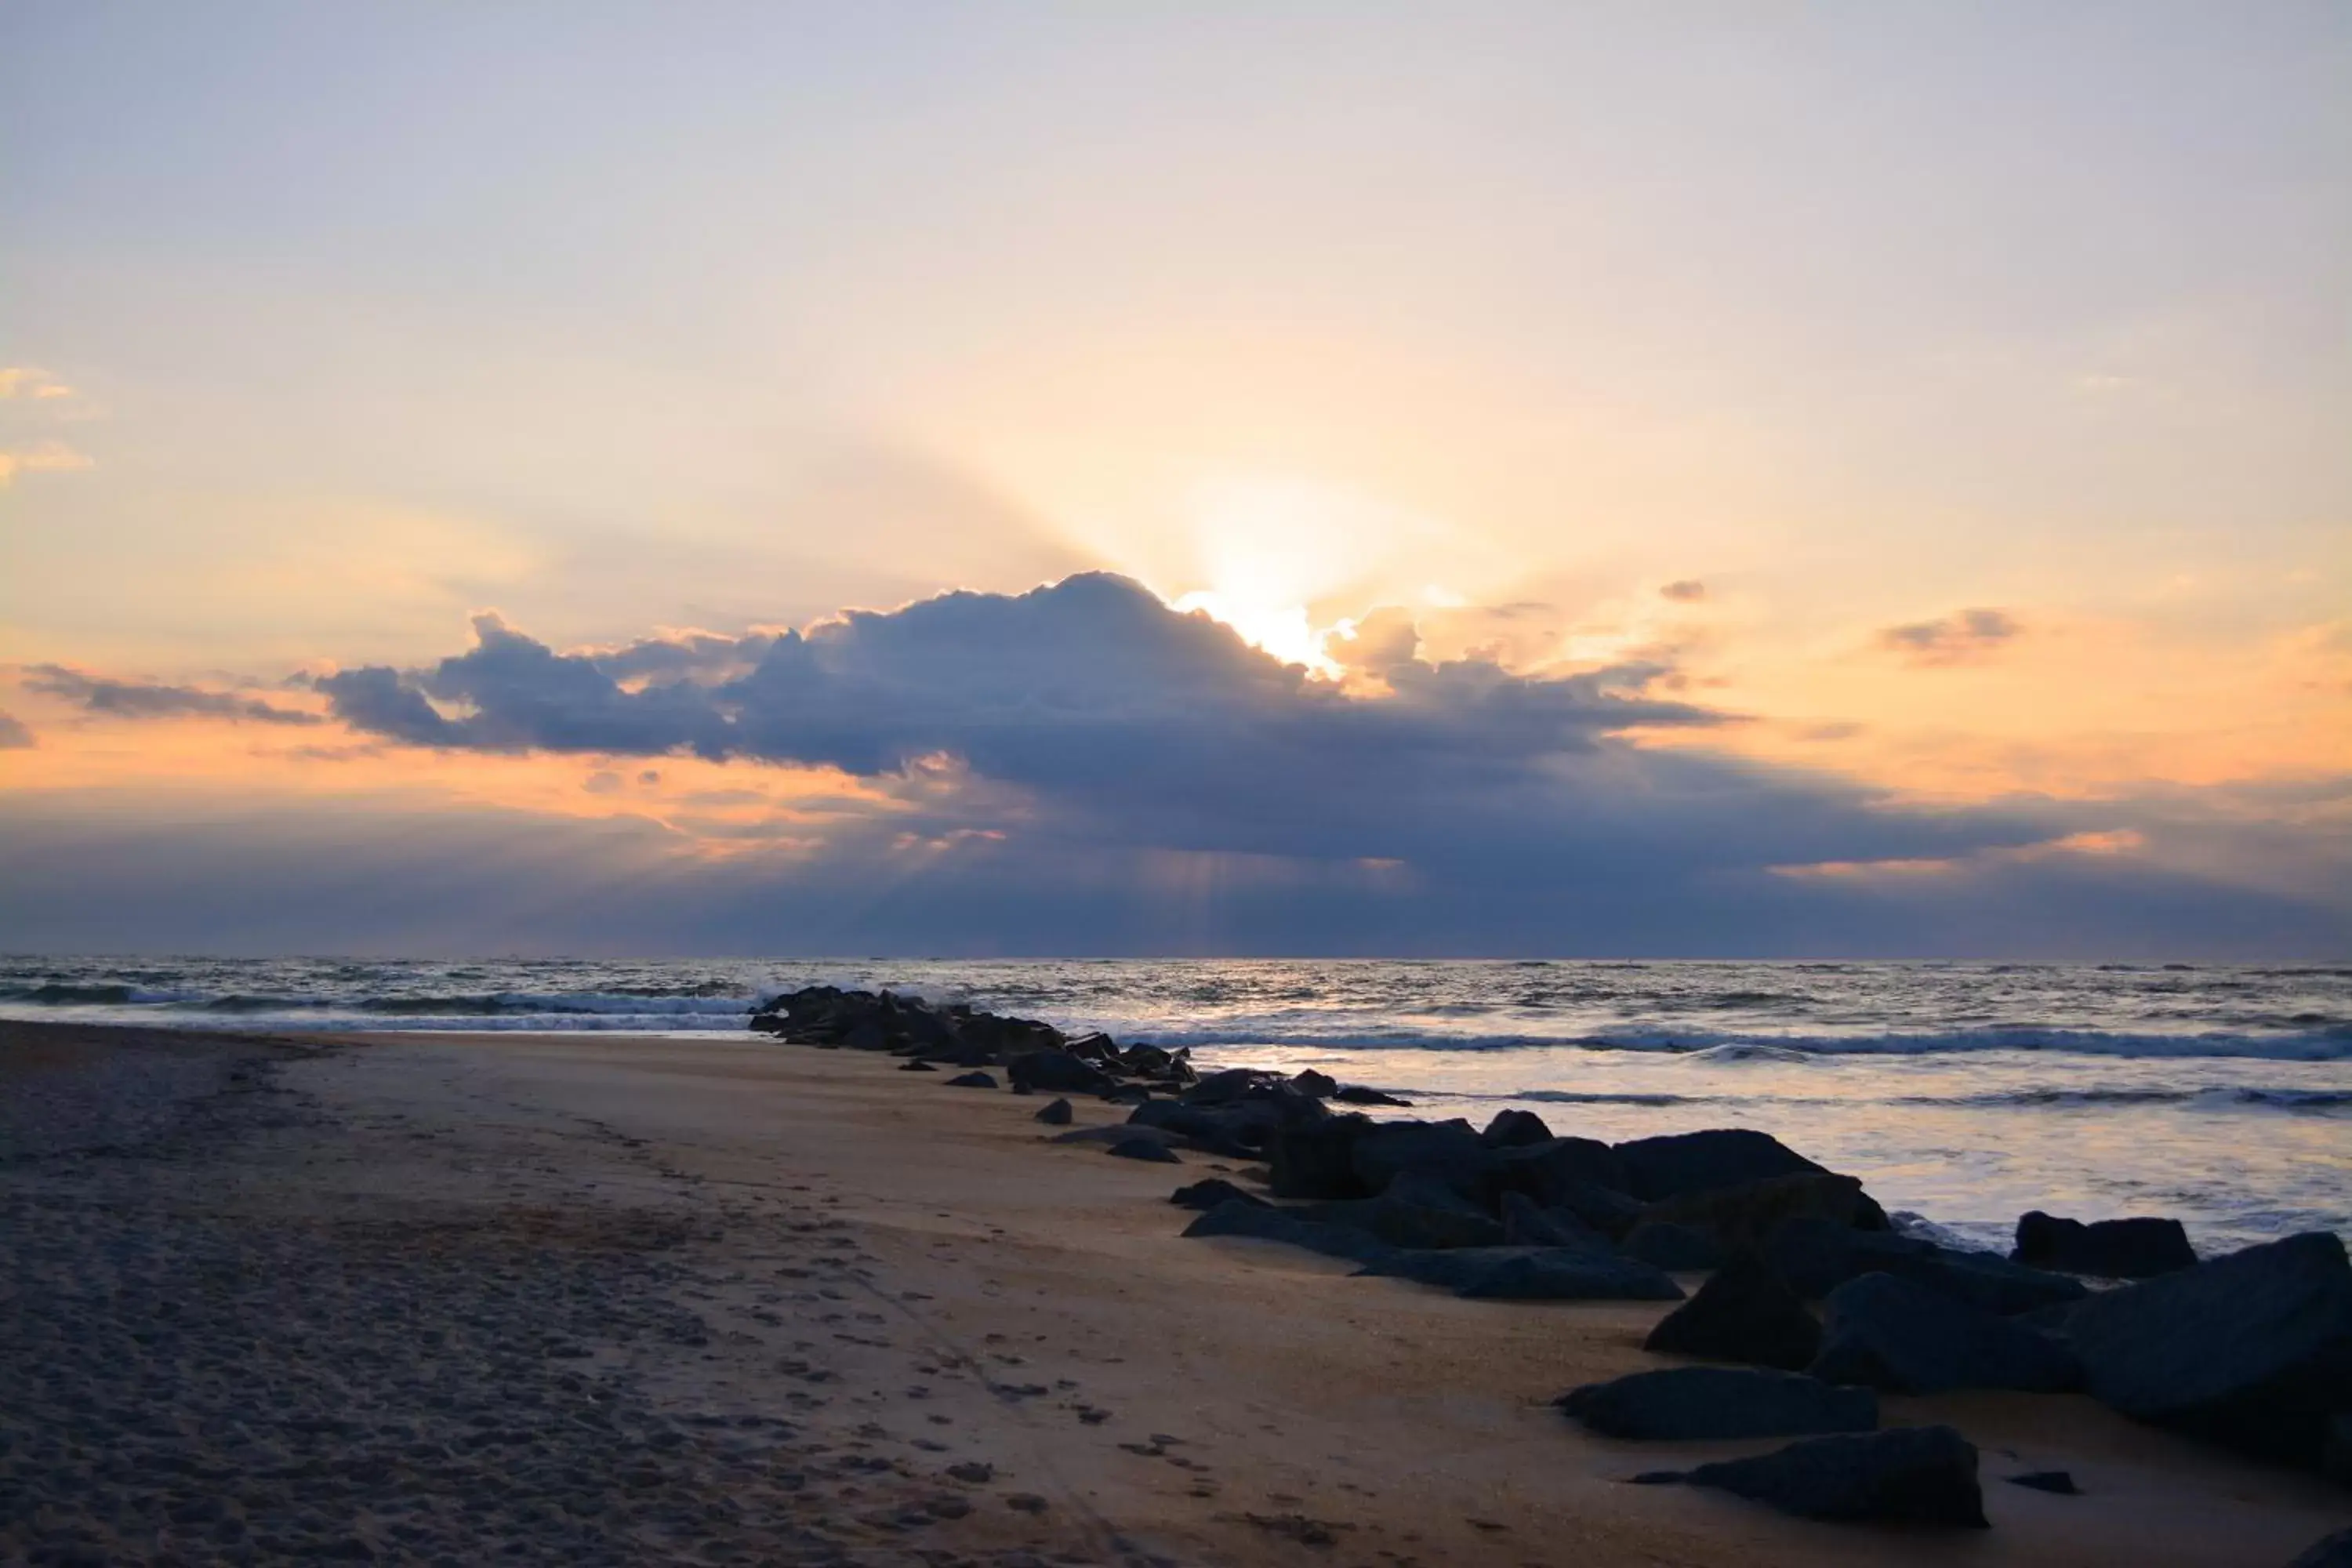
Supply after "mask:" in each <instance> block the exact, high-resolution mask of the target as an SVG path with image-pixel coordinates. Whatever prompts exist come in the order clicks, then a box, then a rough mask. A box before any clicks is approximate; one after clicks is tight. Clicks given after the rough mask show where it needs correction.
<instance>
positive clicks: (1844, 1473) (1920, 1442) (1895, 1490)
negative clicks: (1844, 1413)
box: [1634, 1426, 1989, 1530]
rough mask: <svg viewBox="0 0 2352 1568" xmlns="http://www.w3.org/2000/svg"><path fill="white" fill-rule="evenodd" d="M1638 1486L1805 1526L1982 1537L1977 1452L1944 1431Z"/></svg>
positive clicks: (1724, 1466) (1780, 1456) (1813, 1443)
mask: <svg viewBox="0 0 2352 1568" xmlns="http://www.w3.org/2000/svg"><path fill="white" fill-rule="evenodd" d="M1634 1479H1636V1480H1639V1481H1644V1482H1650V1483H1656V1482H1661V1481H1680V1482H1682V1483H1684V1484H1685V1485H1686V1486H1694V1487H1713V1488H1716V1489H1719V1490H1722V1491H1727V1492H1730V1493H1732V1494H1733V1495H1735V1496H1738V1497H1744V1498H1748V1499H1750V1500H1753V1501H1756V1502H1760V1503H1765V1504H1768V1505H1769V1506H1770V1507H1773V1508H1777V1509H1779V1510H1781V1511H1782V1512H1784V1513H1793V1514H1796V1515H1799V1516H1800V1517H1801V1518H1805V1519H1820V1520H1832V1521H1839V1522H1843V1523H1873V1524H1906V1525H1927V1526H1941V1527H1945V1528H1951V1529H1967V1530H1982V1529H1984V1528H1986V1527H1987V1524H1988V1522H1989V1521H1987V1520H1986V1519H1985V1516H1984V1493H1983V1491H1982V1490H1981V1489H1979V1486H1978V1483H1977V1450H1976V1445H1974V1444H1973V1443H1970V1442H1969V1440H1968V1439H1967V1438H1965V1437H1963V1436H1960V1435H1959V1434H1958V1432H1956V1431H1954V1430H1953V1429H1952V1428H1951V1427H1949V1426H1898V1427H1895V1428H1894V1429H1893V1430H1891V1431H1885V1432H1873V1433H1869V1434H1867V1435H1863V1436H1832V1437H1811V1438H1808V1439H1806V1440H1805V1441H1803V1442H1801V1443H1791V1444H1790V1445H1789V1446H1788V1447H1785V1448H1781V1449H1780V1450H1778V1451H1776V1452H1774V1453H1769V1454H1764V1455H1761V1456H1759V1457H1758V1458H1752V1459H1727V1460H1725V1461H1724V1462H1722V1463H1720V1464H1713V1465H1701V1466H1699V1467H1698V1468H1696V1469H1692V1470H1680V1471H1673V1470H1661V1471H1652V1472H1650V1473H1649V1474H1647V1475H1643V1476H1637V1477H1635V1478H1634Z"/></svg>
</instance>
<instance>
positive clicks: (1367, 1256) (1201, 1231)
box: [1184, 1202, 1394, 1263]
mask: <svg viewBox="0 0 2352 1568" xmlns="http://www.w3.org/2000/svg"><path fill="white" fill-rule="evenodd" d="M1184 1234H1185V1235H1186V1236H1190V1237H1219V1236H1234V1237H1244V1238H1247V1239H1249V1240H1253V1241H1279V1242H1282V1243H1284V1244H1285V1245H1286V1246H1290V1247H1305V1248H1306V1249H1307V1251H1309V1252H1319V1253H1321V1254H1323V1255H1324V1256H1325V1257H1327V1258H1347V1259H1349V1261H1351V1262H1356V1263H1370V1262H1372V1261H1374V1260H1376V1259H1380V1258H1387V1257H1388V1256H1389V1255H1390V1254H1391V1252H1392V1251H1393V1250H1394V1248H1392V1247H1390V1246H1389V1244H1388V1243H1387V1242H1385V1241H1382V1240H1381V1238H1380V1237H1376V1236H1374V1235H1373V1234H1372V1233H1371V1232H1370V1231H1368V1230H1357V1229H1355V1228H1353V1227H1352V1226H1337V1225H1317V1224H1314V1223H1313V1222H1312V1221H1309V1220H1303V1219H1299V1218H1297V1216H1296V1215H1291V1214H1289V1213H1287V1212H1286V1211H1285V1210H1282V1209H1278V1208H1276V1207H1274V1206H1273V1205H1268V1204H1255V1203H1243V1202H1229V1203H1222V1204H1219V1205H1217V1206H1216V1207H1215V1208H1213V1209H1211V1210H1209V1211H1208V1213H1206V1214H1204V1215H1202V1216H1201V1217H1200V1218H1198V1219H1196V1220H1194V1221H1193V1222H1192V1224H1191V1225H1189V1226H1185V1227H1184Z"/></svg>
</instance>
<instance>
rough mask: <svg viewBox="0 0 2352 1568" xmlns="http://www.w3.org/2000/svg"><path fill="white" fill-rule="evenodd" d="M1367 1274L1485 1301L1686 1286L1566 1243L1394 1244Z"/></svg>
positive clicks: (1664, 1291) (1665, 1293)
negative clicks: (1440, 1247)
mask: <svg viewBox="0 0 2352 1568" xmlns="http://www.w3.org/2000/svg"><path fill="white" fill-rule="evenodd" d="M1363 1272H1365V1273H1366V1274H1374V1275H1384V1276H1388V1277H1391V1278H1393V1279H1411V1280H1414V1281H1416V1282H1417V1283H1420V1284H1423V1285H1434V1286H1436V1287H1438V1288H1439V1289H1445V1290H1451V1291H1453V1292H1454V1294H1455V1295H1457V1296H1464V1297H1467V1298H1469V1299H1471V1300H1482V1301H1678V1300H1681V1299H1682V1294H1683V1289H1682V1287H1681V1286H1679V1285H1677V1284H1675V1282H1674V1280H1673V1279H1670V1278H1668V1277H1667V1276H1666V1275H1665V1274H1664V1273H1662V1272H1661V1271H1659V1270H1658V1269H1655V1268H1651V1267H1650V1266H1649V1265H1648V1264H1646V1263H1643V1262H1640V1261H1638V1260H1637V1259H1634V1258H1612V1257H1608V1256H1604V1255H1601V1254H1597V1253H1592V1252H1587V1251H1584V1250H1583V1249H1581V1248H1578V1247H1456V1248H1454V1249H1453V1250H1450V1251H1445V1252H1415V1251H1405V1250H1391V1251H1390V1252H1389V1253H1388V1254H1387V1255H1386V1256H1385V1257H1382V1258H1378V1259H1376V1260H1374V1261H1371V1262H1369V1263H1367V1264H1366V1265H1365V1267H1364V1270H1363Z"/></svg>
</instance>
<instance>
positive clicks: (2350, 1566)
mask: <svg viewBox="0 0 2352 1568" xmlns="http://www.w3.org/2000/svg"><path fill="white" fill-rule="evenodd" d="M2286 1568H2352V1530H2339V1531H2336V1533H2335V1534H2333V1535H2331V1536H2329V1537H2327V1538H2326V1540H2325V1541H2315V1542H2312V1543H2311V1544H2310V1545H2309V1546H2306V1547H2305V1548H2304V1549H2303V1551H2302V1552H2299V1553H2297V1554H2296V1556H2295V1560H2294V1562H2292V1563H2288V1564H2287V1565H2286Z"/></svg>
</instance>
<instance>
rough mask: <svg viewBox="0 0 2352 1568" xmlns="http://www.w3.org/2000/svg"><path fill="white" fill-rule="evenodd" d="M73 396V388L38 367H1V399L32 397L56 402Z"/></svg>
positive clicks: (26, 365) (25, 365)
mask: <svg viewBox="0 0 2352 1568" xmlns="http://www.w3.org/2000/svg"><path fill="white" fill-rule="evenodd" d="M72 395H74V389H73V388H72V387H70V386H68V385H67V384H65V383H64V382H61V381H59V380H58V378H57V377H55V376H53V375H51V374H49V373H48V372H47V371H45V370H42V369H40V368H38V367H37V366H34V365H28V364H17V365H0V399H6V398H14V397H30V398H36V399H41V400H45V401H54V400H57V399H59V398H67V397H71V396H72Z"/></svg>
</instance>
